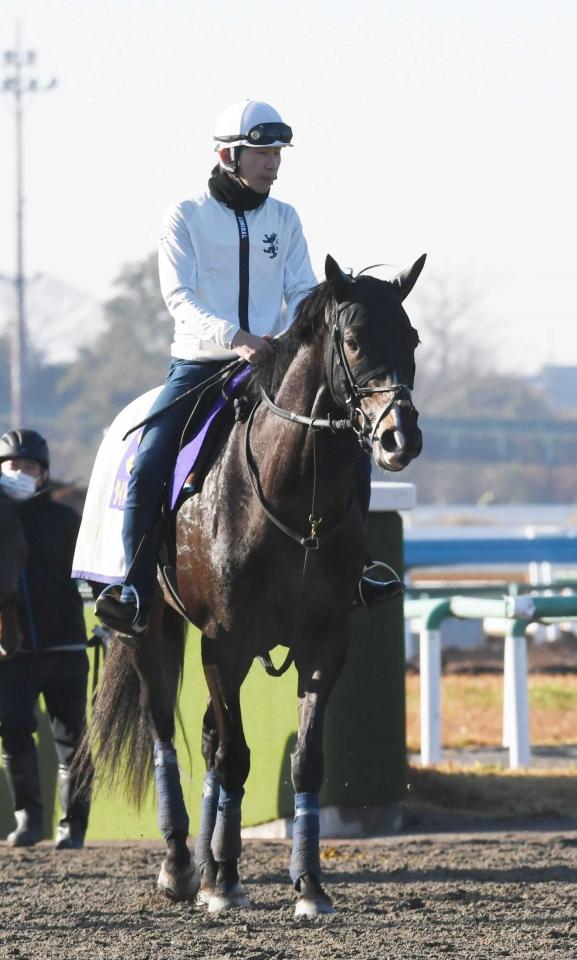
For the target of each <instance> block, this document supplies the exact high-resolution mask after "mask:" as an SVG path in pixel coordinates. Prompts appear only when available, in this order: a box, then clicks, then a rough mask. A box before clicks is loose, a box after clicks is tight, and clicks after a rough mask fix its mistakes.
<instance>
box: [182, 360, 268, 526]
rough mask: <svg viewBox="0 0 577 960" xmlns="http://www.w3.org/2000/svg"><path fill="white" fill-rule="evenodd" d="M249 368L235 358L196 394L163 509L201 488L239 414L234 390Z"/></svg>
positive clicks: (240, 404)
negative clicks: (197, 395) (196, 397)
mask: <svg viewBox="0 0 577 960" xmlns="http://www.w3.org/2000/svg"><path fill="white" fill-rule="evenodd" d="M251 372H252V367H251V366H250V364H249V363H246V361H244V360H239V361H235V362H234V363H233V364H229V365H228V366H226V367H225V368H224V369H223V370H222V371H221V372H220V373H219V374H217V376H216V378H213V381H212V382H209V383H208V384H207V385H206V387H205V388H204V389H203V390H202V392H201V393H200V394H199V397H198V399H197V401H196V403H195V405H194V407H193V409H192V412H191V414H190V416H189V418H188V421H187V423H186V426H185V428H184V430H183V433H182V437H181V440H180V446H179V450H178V455H177V458H176V463H175V467H174V471H173V475H172V480H171V483H170V484H169V487H168V489H167V497H166V500H165V511H168V512H169V513H175V512H176V511H177V510H178V508H179V507H180V506H181V504H182V503H183V502H184V500H186V499H187V498H188V497H191V496H193V495H194V494H195V493H198V492H199V490H201V489H202V485H203V483H204V478H205V477H206V474H207V473H208V470H209V469H210V466H211V465H212V462H213V460H214V457H215V455H216V453H217V452H218V451H219V450H220V449H221V447H222V444H223V443H224V442H225V440H226V438H227V437H228V434H229V433H230V430H231V428H232V425H233V423H234V421H235V419H236V420H238V419H240V418H241V417H242V416H243V411H244V407H243V404H242V402H241V400H242V398H238V397H237V396H236V394H237V392H238V391H239V390H240V388H241V386H242V384H243V383H244V382H245V381H246V379H247V378H248V377H249V375H250V373H251Z"/></svg>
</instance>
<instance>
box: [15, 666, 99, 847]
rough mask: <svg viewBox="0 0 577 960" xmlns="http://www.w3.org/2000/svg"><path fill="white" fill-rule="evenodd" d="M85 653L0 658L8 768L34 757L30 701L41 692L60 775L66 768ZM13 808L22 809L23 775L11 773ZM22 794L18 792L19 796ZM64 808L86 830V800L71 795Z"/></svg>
mask: <svg viewBox="0 0 577 960" xmlns="http://www.w3.org/2000/svg"><path fill="white" fill-rule="evenodd" d="M87 679H88V657H87V656H86V652H85V651H83V650H70V651H59V650H55V651H50V650H48V651H43V652H38V653H19V654H17V655H16V656H15V657H13V658H12V659H11V660H7V661H6V662H4V663H0V739H1V741H2V755H3V758H4V762H5V763H6V765H7V767H8V771H9V772H10V771H12V769H13V768H14V769H17V768H18V767H19V766H20V765H21V764H22V763H23V762H26V761H27V760H28V759H30V760H31V761H33V762H34V764H35V757H36V747H35V744H34V736H33V734H34V732H35V731H36V729H37V726H38V723H37V720H36V704H37V703H38V698H39V697H40V694H42V696H43V697H44V703H45V705H46V711H47V713H48V717H49V720H50V727H51V730H52V736H53V737H54V746H55V748H56V753H57V755H58V763H59V768H60V772H61V774H65V775H66V776H67V777H69V771H70V767H71V765H72V761H73V759H74V756H75V754H76V750H77V749H78V745H79V743H80V741H81V739H82V736H83V734H84V730H85V725H86V686H87ZM13 780H14V783H13V788H14V793H15V797H14V803H15V809H16V810H18V809H27V807H28V803H27V789H28V784H27V778H25V777H24V778H23V777H19V778H16V777H15V778H13ZM20 794H22V795H20ZM69 807H70V809H68V810H67V811H64V812H65V814H67V815H68V816H69V817H70V818H71V819H74V820H76V821H78V822H79V824H80V825H81V826H82V827H83V829H86V823H87V822H88V807H89V803H88V799H87V797H85V796H73V795H72V791H71V799H70V803H69Z"/></svg>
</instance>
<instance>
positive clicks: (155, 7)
mask: <svg viewBox="0 0 577 960" xmlns="http://www.w3.org/2000/svg"><path fill="white" fill-rule="evenodd" d="M17 20H20V22H21V25H22V31H23V35H24V43H25V46H26V47H31V48H33V49H35V50H36V51H37V53H38V63H37V65H36V67H35V70H34V74H35V75H36V76H38V77H39V78H41V79H49V78H50V77H51V76H52V75H53V74H55V75H56V76H57V77H58V79H59V86H58V88H57V89H55V90H54V91H52V92H50V93H47V94H41V95H38V96H35V97H34V98H31V99H30V100H29V102H28V109H27V115H26V128H25V142H26V191H27V212H26V224H27V245H26V250H27V265H28V268H29V270H31V271H42V272H48V273H51V274H54V275H55V276H57V277H59V278H61V279H63V280H66V281H67V282H69V283H72V284H75V285H76V286H78V287H81V288H83V289H86V290H87V291H89V292H90V293H92V294H95V295H97V296H99V297H105V296H106V295H107V294H108V293H109V291H110V284H111V281H112V280H113V279H114V277H115V276H116V274H117V273H118V271H119V269H120V268H121V266H122V264H123V263H124V262H127V261H133V260H138V259H140V258H141V257H143V256H145V255H146V254H148V253H149V252H150V251H152V250H153V249H154V248H155V246H156V237H157V234H158V229H159V223H160V219H161V216H162V213H163V211H164V208H165V207H166V206H167V205H168V204H169V203H171V202H172V201H174V200H176V199H180V198H181V197H183V196H185V195H187V194H189V193H195V192H198V191H199V190H200V189H202V188H203V187H204V185H205V183H206V179H207V175H208V171H209V169H210V166H211V165H212V163H213V153H212V144H211V134H212V127H213V124H214V121H215V119H216V116H217V115H218V114H219V113H220V112H221V110H222V109H223V108H224V107H225V106H226V105H227V104H228V103H229V102H231V101H234V100H236V99H240V98H241V97H243V96H253V97H256V98H262V99H267V100H269V101H270V102H272V103H273V104H275V105H276V106H277V107H278V108H279V109H280V110H281V112H282V113H283V115H284V116H285V117H286V119H287V121H288V122H289V123H290V124H291V125H292V126H293V129H294V131H295V141H294V142H295V148H294V149H293V150H291V151H286V154H287V156H286V157H285V159H284V161H283V166H282V168H281V174H280V178H279V181H278V183H277V185H276V186H275V195H277V196H278V197H279V198H281V199H284V200H287V201H288V202H290V203H293V204H294V205H295V206H296V208H297V210H298V211H299V214H300V216H301V219H302V221H303V225H304V228H305V232H306V235H307V237H308V240H309V246H310V249H311V255H312V259H313V266H314V268H315V270H316V271H317V272H320V270H321V269H322V263H323V260H324V256H325V254H326V253H327V252H331V253H332V254H333V255H334V256H335V257H337V259H338V260H339V261H340V262H341V264H342V265H344V266H351V267H353V268H355V269H360V268H361V267H363V266H365V265H366V264H368V263H375V262H380V261H382V262H385V263H390V264H397V265H404V264H405V263H406V262H408V261H410V260H412V259H414V258H415V257H416V256H418V255H419V254H420V253H421V252H422V251H427V252H428V253H429V263H428V266H427V270H428V271H429V275H430V276H431V277H432V276H435V277H436V278H441V279H442V280H446V282H447V283H448V284H449V285H451V286H452V287H453V288H454V289H455V290H456V291H462V290H471V291H474V292H475V293H478V294H479V295H480V296H481V298H482V299H481V300H480V303H479V306H478V309H477V311H476V314H477V316H478V318H479V319H478V321H477V323H478V326H479V330H478V333H479V336H480V337H481V338H483V337H484V327H486V330H487V331H488V330H490V331H492V333H491V336H492V337H493V338H494V342H495V349H496V352H497V354H498V357H499V361H500V362H501V363H504V364H505V365H508V366H509V367H516V366H518V367H520V368H522V369H535V368H538V367H539V366H540V365H541V364H542V363H544V362H558V363H564V362H567V363H577V309H576V308H575V296H574V293H573V275H574V272H575V270H574V256H575V247H576V244H575V227H574V224H575V223H576V222H577V201H576V191H575V184H574V180H575V170H576V169H577V147H576V142H577V135H576V132H575V131H576V129H577V125H576V122H575V120H576V118H575V90H576V89H577V55H576V54H577V44H576V40H577V4H575V3H574V2H563V0H560V2H559V0H557V2H556V3H555V4H550V3H547V2H545V0H543V2H537V0H533V2H527V0H525V2H517V0H501V2H500V3H496V2H493V0H489V2H487V0H485V2H482V3H481V2H476V0H469V2H467V0H461V2H460V3H457V2H449V0H446V2H445V0H430V2H428V3H425V2H410V0H405V2H402V3H401V2H387V0H380V2H372V0H358V2H357V3H356V4H354V5H353V4H350V3H347V4H344V3H339V2H332V3H329V2H325V0H320V2H315V3H314V4H313V3H310V2H309V3H305V2H302V0H293V2H291V3H290V4H289V3H277V4H275V5H271V4H270V3H263V2H257V0H248V2H244V3H235V4H232V3H230V2H228V0H222V2H220V3H218V4H217V3H214V2H211V3H209V2H201V0H196V2H190V0H189V2H185V0H138V2H133V0H117V2H112V0H20V2H19V3H16V2H14V0H2V19H1V21H0V44H1V47H0V49H10V48H11V47H12V46H13V44H14V29H15V23H16V21H17ZM2 101H3V102H2ZM0 105H1V109H0V144H1V145H2V149H1V150H0V207H1V209H2V217H1V218H0V272H3V273H9V272H11V271H12V270H13V265H14V258H15V252H14V223H13V211H14V202H13V194H14V169H13V168H14V158H13V129H12V120H11V116H10V109H9V108H10V101H9V98H8V97H6V96H4V97H2V98H1V100H0Z"/></svg>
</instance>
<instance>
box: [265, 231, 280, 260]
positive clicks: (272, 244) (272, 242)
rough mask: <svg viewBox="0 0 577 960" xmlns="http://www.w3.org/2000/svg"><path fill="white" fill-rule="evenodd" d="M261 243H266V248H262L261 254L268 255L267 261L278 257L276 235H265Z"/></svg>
mask: <svg viewBox="0 0 577 960" xmlns="http://www.w3.org/2000/svg"><path fill="white" fill-rule="evenodd" d="M262 242H263V243H267V244H268V246H267V247H263V251H262V252H263V253H268V255H269V260H274V258H275V257H276V256H278V236H277V235H276V233H265V235H264V237H263V238H262Z"/></svg>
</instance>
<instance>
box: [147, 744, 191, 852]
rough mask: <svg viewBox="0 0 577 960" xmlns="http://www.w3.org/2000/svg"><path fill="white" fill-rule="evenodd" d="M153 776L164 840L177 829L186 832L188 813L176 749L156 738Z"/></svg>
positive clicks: (160, 826) (159, 825) (159, 824)
mask: <svg viewBox="0 0 577 960" xmlns="http://www.w3.org/2000/svg"><path fill="white" fill-rule="evenodd" d="M154 777H155V780H156V797H157V815H158V829H159V830H160V832H161V834H162V836H163V837H164V839H165V840H167V839H168V837H169V836H170V835H171V834H173V833H174V832H175V831H177V830H179V831H182V832H183V833H185V834H188V813H187V812H186V807H185V805H184V797H183V795H182V787H181V785H180V774H179V772H178V763H177V759H176V750H175V749H174V747H173V746H172V743H170V742H168V741H165V740H156V741H155V744H154Z"/></svg>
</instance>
